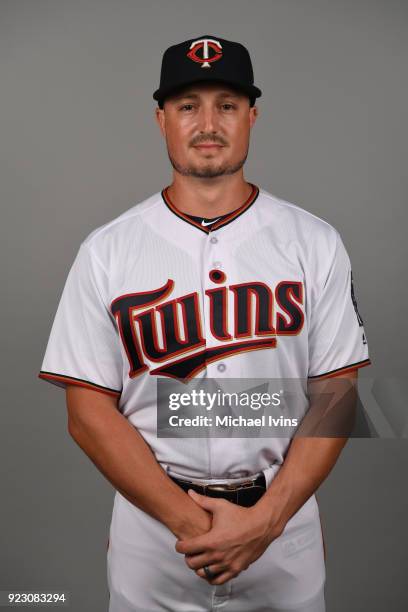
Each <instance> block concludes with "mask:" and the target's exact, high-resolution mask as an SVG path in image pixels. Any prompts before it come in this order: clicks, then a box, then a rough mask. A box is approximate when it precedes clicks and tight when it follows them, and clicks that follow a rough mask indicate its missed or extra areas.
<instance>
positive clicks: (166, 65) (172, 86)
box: [153, 34, 262, 108]
mask: <svg viewBox="0 0 408 612" xmlns="http://www.w3.org/2000/svg"><path fill="white" fill-rule="evenodd" d="M201 81H219V82H221V83H226V84H227V85H230V86H231V87H233V88H235V89H238V90H239V91H241V92H243V93H245V94H246V95H247V96H248V97H249V99H250V102H251V106H253V105H254V104H255V98H258V97H259V96H261V95H262V91H261V90H260V89H259V88H258V87H256V86H255V85H254V73H253V69H252V62H251V58H250V55H249V53H248V50H247V49H246V47H244V45H242V44H241V43H238V42H233V41H231V40H225V38H218V37H216V36H212V35H210V34H205V35H204V36H198V37H197V38H190V39H189V40H185V41H184V42H181V43H178V44H176V45H172V46H171V47H169V48H168V49H166V51H165V52H164V54H163V59H162V66H161V73H160V86H159V89H156V91H155V92H154V94H153V98H154V100H157V101H158V104H159V107H160V108H163V102H164V99H165V97H166V96H168V95H170V94H172V93H175V92H176V90H177V89H181V88H182V87H185V86H186V85H190V84H193V83H198V82H201Z"/></svg>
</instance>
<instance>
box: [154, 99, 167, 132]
mask: <svg viewBox="0 0 408 612" xmlns="http://www.w3.org/2000/svg"><path fill="white" fill-rule="evenodd" d="M155 116H156V121H157V123H158V126H159V128H160V131H161V133H162V134H163V136H165V134H166V117H165V114H164V109H162V108H160V107H159V106H157V107H156V109H155Z"/></svg>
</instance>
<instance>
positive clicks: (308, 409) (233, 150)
mask: <svg viewBox="0 0 408 612" xmlns="http://www.w3.org/2000/svg"><path fill="white" fill-rule="evenodd" d="M260 95H261V91H260V89H258V88H257V87H256V86H255V85H254V83H253V71H252V64H251V60H250V57H249V54H248V51H247V50H246V49H245V47H244V46H243V45H241V44H239V43H236V42H232V41H228V40H225V39H221V38H218V37H214V36H210V35H205V36H200V37H198V38H197V39H191V40H187V41H184V42H182V43H180V44H177V45H173V46H172V47H170V48H169V49H167V50H166V52H165V54H164V56H163V61H162V69H161V78H160V87H159V89H158V90H157V91H155V93H154V95H153V97H154V99H155V100H157V101H158V108H157V109H156V119H157V122H158V125H159V128H160V130H161V133H162V134H163V137H164V138H165V140H166V145H167V151H168V155H169V158H170V161H171V164H172V166H173V180H172V182H171V184H170V185H169V186H167V187H166V188H165V189H163V190H161V191H158V192H157V193H155V194H154V195H152V196H151V197H149V198H147V199H146V200H145V201H143V202H141V203H139V204H137V205H135V206H133V207H132V208H130V209H129V210H127V211H125V212H124V213H123V214H121V215H119V216H118V217H116V218H115V219H113V220H112V221H110V222H108V223H106V224H105V225H103V226H102V227H99V228H96V229H95V230H94V231H92V232H91V233H90V234H89V235H88V236H87V237H86V239H85V240H84V241H83V243H82V244H81V246H80V249H79V251H78V254H77V256H76V259H75V261H74V263H73V265H72V268H71V270H70V273H69V275H68V278H67V281H66V284H65V287H64V291H63V294H62V297H61V301H60V304H59V306H58V310H57V313H56V316H55V320H54V323H53V327H52V330H51V334H50V338H49V341H48V345H47V350H46V353H45V356H44V360H43V364H42V368H41V372H40V373H39V376H40V377H41V378H43V379H44V380H48V381H50V382H52V383H54V384H57V385H59V386H61V387H63V388H65V389H66V398H67V408H68V417H69V421H68V422H69V432H70V434H71V435H72V436H73V438H74V439H75V441H76V442H77V443H78V445H79V446H80V447H81V448H82V449H83V451H84V452H85V453H86V454H87V455H88V456H89V457H90V459H91V460H92V461H93V462H94V464H95V465H96V466H97V467H98V469H99V470H100V471H101V472H102V473H103V474H104V475H105V476H106V478H107V479H108V480H109V481H110V482H111V483H112V485H113V486H114V488H115V489H116V494H115V501H114V508H113V515H112V522H111V526H110V534H109V535H110V539H109V547H108V575H107V577H108V584H109V591H110V606H109V610H110V612H128V611H129V612H130V611H139V612H142V611H143V612H155V611H160V610H174V611H177V612H181V611H183V610H184V611H186V612H187V611H188V612H193V611H207V610H221V609H222V610H225V611H231V612H241V611H242V612H244V611H245V612H248V611H251V610H253V611H258V612H260V611H261V610H262V611H266V610H268V611H271V610H274V611H275V612H276V611H279V612H283V611H284V610H297V611H302V612H323V611H324V610H325V602H324V583H325V557H324V546H323V538H322V531H321V524H320V517H319V510H318V506H317V502H316V498H315V495H314V493H315V491H316V489H317V488H318V487H319V485H320V484H321V482H322V481H323V480H324V479H325V478H326V476H327V475H328V473H329V472H330V470H331V469H332V467H333V465H334V464H335V462H336V460H337V458H338V456H339V454H340V452H341V450H342V448H343V446H344V444H345V442H346V440H347V434H343V433H341V434H339V433H338V435H337V436H335V437H330V436H327V437H322V435H321V433H320V435H319V434H316V432H318V431H319V427H320V432H322V431H324V430H322V429H321V423H322V421H323V420H324V419H321V418H320V417H321V415H322V414H323V413H322V411H321V406H320V404H319V402H318V401H313V400H312V398H313V397H316V392H317V394H319V393H320V392H321V391H322V390H324V391H325V392H326V391H328V392H329V393H334V394H335V396H336V398H339V397H340V396H339V394H337V395H336V393H337V392H336V391H334V381H335V380H337V379H338V377H341V378H342V379H343V380H345V381H346V382H348V383H350V385H351V387H352V389H353V390H354V389H355V385H356V379H357V370H358V368H360V367H362V366H365V365H368V364H369V363H370V360H369V357H368V349H367V342H366V338H365V334H364V328H363V322H362V319H361V317H360V315H359V313H358V310H357V304H356V301H355V295H354V293H353V286H352V276H351V266H350V260H349V257H348V255H347V252H346V250H345V247H344V245H343V243H342V240H341V238H340V236H339V234H338V232H337V231H336V230H335V229H334V228H333V227H332V226H331V225H329V224H328V223H327V222H325V221H323V220H322V219H319V218H318V217H316V216H314V215H312V214H311V213H308V212H307V211H305V210H303V209H302V208H300V207H298V206H296V205H294V204H291V203H289V202H285V201H283V200H281V199H278V198H277V197H275V196H273V195H272V194H270V193H268V192H267V191H265V190H264V189H261V188H259V187H257V186H256V185H254V184H252V183H249V182H247V181H246V180H245V179H244V176H243V165H244V163H245V160H246V158H247V154H248V147H249V139H250V132H251V129H252V127H253V126H254V124H255V121H256V120H257V117H258V109H257V107H256V106H255V100H256V98H257V97H259V96H260ZM261 377H265V378H266V379H279V380H281V379H282V380H283V379H285V378H286V379H299V380H302V379H303V380H307V381H308V392H309V397H308V396H306V395H305V396H304V397H302V398H301V401H302V404H301V414H302V416H303V417H305V418H304V419H303V421H302V427H301V428H300V429H299V431H298V434H299V432H302V433H301V434H300V435H296V436H295V437H293V439H291V438H284V437H269V438H268V437H251V438H247V437H231V438H228V436H226V437H224V438H221V437H214V438H209V437H201V438H200V437H195V438H194V437H187V438H174V437H159V436H158V435H157V405H156V404H157V381H158V379H161V380H163V379H165V380H173V379H177V380H180V381H184V382H186V381H191V380H197V381H198V380H199V379H203V380H204V379H223V378H224V379H228V378H236V379H247V378H261ZM313 394H314V395H313ZM352 403H353V402H352ZM336 405H339V402H337V404H336ZM324 414H327V411H326V412H325V413H324ZM333 414H336V413H335V412H333ZM337 414H338V411H337ZM316 415H317V418H316ZM336 431H338V430H336ZM310 433H312V434H313V435H311V436H310V435H308V434H310ZM306 434H307V435H306Z"/></svg>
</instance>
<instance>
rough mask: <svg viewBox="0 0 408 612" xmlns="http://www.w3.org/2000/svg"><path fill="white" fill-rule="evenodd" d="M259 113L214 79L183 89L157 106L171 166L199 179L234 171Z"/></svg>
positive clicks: (240, 163)
mask: <svg viewBox="0 0 408 612" xmlns="http://www.w3.org/2000/svg"><path fill="white" fill-rule="evenodd" d="M257 114H258V109H257V107H255V106H254V107H252V108H250V106H249V98H248V97H247V96H246V95H245V94H243V93H241V92H238V91H236V90H235V89H232V88H231V87H229V86H228V85H224V84H222V83H214V82H213V83H197V84H194V85H191V86H188V87H185V88H184V89H183V90H180V91H178V92H177V94H174V95H172V96H169V97H168V98H166V100H165V102H164V108H163V109H159V108H157V109H156V119H157V121H158V123H159V126H160V129H161V132H162V134H163V136H164V137H165V139H166V144H167V152H168V155H169V158H170V162H171V164H172V166H173V168H174V169H175V170H176V171H177V172H179V173H180V174H183V175H185V176H195V177H199V178H215V177H217V176H222V175H224V174H233V173H234V172H237V171H238V170H239V169H240V168H241V167H242V166H243V164H244V163H245V160H246V158H247V155H248V148H249V135H250V130H251V128H252V126H253V124H254V123H255V120H256V117H257Z"/></svg>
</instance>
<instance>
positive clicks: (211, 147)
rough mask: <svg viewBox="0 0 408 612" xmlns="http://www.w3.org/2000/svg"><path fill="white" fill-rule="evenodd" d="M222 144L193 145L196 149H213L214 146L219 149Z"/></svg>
mask: <svg viewBox="0 0 408 612" xmlns="http://www.w3.org/2000/svg"><path fill="white" fill-rule="evenodd" d="M222 146H223V145H220V144H214V143H209V144H198V145H194V147H195V148H196V149H214V148H219V149H220V148H221V147H222Z"/></svg>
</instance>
